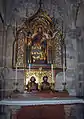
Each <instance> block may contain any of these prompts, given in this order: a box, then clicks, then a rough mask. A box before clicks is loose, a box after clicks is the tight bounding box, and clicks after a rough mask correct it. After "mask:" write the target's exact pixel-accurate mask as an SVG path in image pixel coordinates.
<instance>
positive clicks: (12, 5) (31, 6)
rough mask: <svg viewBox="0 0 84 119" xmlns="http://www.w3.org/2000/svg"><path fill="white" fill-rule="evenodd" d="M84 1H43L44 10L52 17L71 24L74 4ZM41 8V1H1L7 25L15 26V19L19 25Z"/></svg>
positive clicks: (0, 7) (0, 9)
mask: <svg viewBox="0 0 84 119" xmlns="http://www.w3.org/2000/svg"><path fill="white" fill-rule="evenodd" d="M80 1H81V2H82V3H84V0H42V2H43V4H42V8H43V9H44V10H46V11H47V12H48V14H49V15H50V16H51V17H53V16H54V17H55V18H58V19H60V18H62V19H63V20H64V21H65V23H66V24H69V22H70V20H71V19H72V18H71V15H72V4H73V5H76V4H77V3H78V2H80ZM38 8H39V0H14V1H13V0H0V12H1V14H2V16H3V19H4V21H5V22H6V23H7V24H10V22H11V24H14V21H15V19H16V20H17V22H18V23H20V21H21V22H22V20H23V19H24V18H26V16H27V17H30V16H32V15H33V14H34V13H35V12H36V11H37V10H38Z"/></svg>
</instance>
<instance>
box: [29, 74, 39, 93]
mask: <svg viewBox="0 0 84 119" xmlns="http://www.w3.org/2000/svg"><path fill="white" fill-rule="evenodd" d="M35 81H36V79H35V77H34V76H32V77H31V78H30V82H28V85H27V86H28V91H37V90H38V83H36V82H35Z"/></svg>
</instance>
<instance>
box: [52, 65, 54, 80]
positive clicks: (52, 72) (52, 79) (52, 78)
mask: <svg viewBox="0 0 84 119" xmlns="http://www.w3.org/2000/svg"><path fill="white" fill-rule="evenodd" d="M51 72H52V80H53V73H54V72H53V64H51Z"/></svg>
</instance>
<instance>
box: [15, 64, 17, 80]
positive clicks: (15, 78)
mask: <svg viewBox="0 0 84 119" xmlns="http://www.w3.org/2000/svg"><path fill="white" fill-rule="evenodd" d="M15 82H17V64H16V78H15Z"/></svg>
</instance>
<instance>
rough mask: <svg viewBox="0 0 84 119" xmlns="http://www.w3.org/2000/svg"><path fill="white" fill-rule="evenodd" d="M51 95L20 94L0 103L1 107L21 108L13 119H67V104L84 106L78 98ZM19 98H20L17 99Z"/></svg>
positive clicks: (14, 114)
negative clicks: (65, 106) (65, 109)
mask: <svg viewBox="0 0 84 119" xmlns="http://www.w3.org/2000/svg"><path fill="white" fill-rule="evenodd" d="M56 95H59V94H56V93H55V94H53V93H50V95H48V93H47V94H45V93H34V94H32V93H28V94H19V95H18V96H17V95H16V97H12V98H11V99H4V100H1V101H0V105H8V106H14V107H15V108H17V106H20V108H19V109H18V110H17V109H16V111H15V113H11V114H12V116H11V117H12V118H11V119H65V111H64V105H66V104H82V103H83V104H84V100H82V99H78V98H76V97H69V96H68V95H65V97H64V96H63V95H62V97H60V96H58V97H56ZM17 97H18V98H17Z"/></svg>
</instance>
